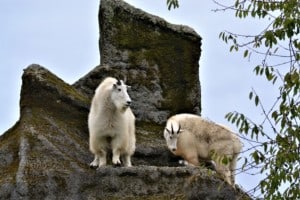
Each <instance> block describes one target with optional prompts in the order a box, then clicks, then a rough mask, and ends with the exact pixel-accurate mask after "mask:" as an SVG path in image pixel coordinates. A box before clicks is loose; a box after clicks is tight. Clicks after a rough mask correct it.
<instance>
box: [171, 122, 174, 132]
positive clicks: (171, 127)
mask: <svg viewBox="0 0 300 200" xmlns="http://www.w3.org/2000/svg"><path fill="white" fill-rule="evenodd" d="M171 131H172V134H173V133H174V130H173V124H171Z"/></svg>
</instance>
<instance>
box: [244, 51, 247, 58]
mask: <svg viewBox="0 0 300 200" xmlns="http://www.w3.org/2000/svg"><path fill="white" fill-rule="evenodd" d="M247 56H248V50H245V51H244V58H246V57H247Z"/></svg>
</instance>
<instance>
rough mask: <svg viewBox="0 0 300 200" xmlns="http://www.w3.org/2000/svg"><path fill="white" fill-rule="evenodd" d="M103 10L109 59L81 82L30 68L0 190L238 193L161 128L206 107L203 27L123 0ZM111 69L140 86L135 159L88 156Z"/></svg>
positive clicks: (66, 194)
mask: <svg viewBox="0 0 300 200" xmlns="http://www.w3.org/2000/svg"><path fill="white" fill-rule="evenodd" d="M99 20H100V31H101V33H100V53H101V64H100V65H99V66H97V67H95V68H94V69H93V70H91V71H90V72H89V73H88V74H87V75H86V76H84V77H82V78H81V79H80V80H78V81H77V82H76V83H74V84H73V85H70V84H67V83H65V82H64V81H63V80H61V79H60V78H58V77H57V76H56V75H54V74H53V73H51V72H50V71H48V70H47V69H46V68H44V67H42V66H40V65H30V66H29V67H28V68H26V69H25V70H24V74H23V76H22V81H23V82H22V89H21V97H20V119H19V120H18V122H17V123H16V124H15V125H14V126H13V127H12V128H11V129H9V130H8V131H6V132H5V133H4V134H3V135H2V136H1V137H0V160H1V162H0V199H151V200H152V199H212V198H213V197H222V199H232V197H234V196H235V195H236V197H239V196H238V195H239V194H241V192H238V194H237V192H236V191H235V190H233V188H231V187H230V186H228V185H227V183H225V182H224V181H223V180H222V179H220V178H218V177H217V176H216V174H215V173H214V172H212V171H210V170H208V169H205V168H203V167H182V166H178V158H176V157H174V156H172V155H171V153H170V152H169V151H168V149H167V148H166V145H165V141H164V139H163V136H162V133H163V128H164V123H165V121H166V120H167V118H168V117H169V116H170V115H172V114H175V113H179V112H190V113H197V114H200V111H201V106H200V83H199V64H198V61H199V56H200V52H201V50H200V45H201V37H200V36H199V35H198V34H197V33H196V32H195V31H194V30H192V29H191V28H189V27H186V26H181V25H173V24H170V23H168V22H166V21H165V20H163V19H161V18H159V17H156V16H153V15H150V14H148V13H145V12H143V11H142V10H139V9H136V8H134V7H132V6H130V5H128V4H127V3H125V2H123V1H121V0H102V1H101V4H100V12H99ZM107 76H114V77H120V78H123V77H126V78H127V83H128V84H129V85H131V86H132V89H131V90H129V94H130V96H131V97H132V100H133V112H134V114H135V115H136V118H137V121H136V135H137V144H136V145H137V148H136V152H135V154H134V156H133V159H132V161H133V165H134V166H133V167H131V168H128V167H119V168H114V167H112V166H107V167H102V168H100V169H98V170H93V169H90V168H89V165H88V164H89V163H90V162H91V161H92V158H93V156H92V154H91V153H90V152H89V146H88V127H87V116H88V112H89V106H90V102H91V98H92V96H93V94H94V90H95V88H96V87H97V86H98V84H99V83H100V82H101V80H102V79H103V78H105V77H107ZM211 183H212V184H211ZM202 187H203V188H202ZM220 187H224V188H225V189H221V190H220ZM204 190H205V191H204ZM200 195H201V197H199V196H200ZM198 197H199V198H198ZM246 199H247V198H246Z"/></svg>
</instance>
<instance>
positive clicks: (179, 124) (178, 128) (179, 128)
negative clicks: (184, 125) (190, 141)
mask: <svg viewBox="0 0 300 200" xmlns="http://www.w3.org/2000/svg"><path fill="white" fill-rule="evenodd" d="M180 129H181V125H180V124H179V127H178V131H177V134H178V133H180Z"/></svg>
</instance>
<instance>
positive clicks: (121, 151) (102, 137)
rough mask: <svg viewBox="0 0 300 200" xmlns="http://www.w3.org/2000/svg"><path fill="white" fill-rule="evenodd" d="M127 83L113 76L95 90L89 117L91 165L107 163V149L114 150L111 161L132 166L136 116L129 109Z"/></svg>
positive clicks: (129, 100)
mask: <svg viewBox="0 0 300 200" xmlns="http://www.w3.org/2000/svg"><path fill="white" fill-rule="evenodd" d="M130 104H131V99H130V97H129V95H128V93H127V85H125V84H124V82H123V81H122V80H121V81H120V80H117V79H115V78H112V77H108V78H106V79H104V80H103V81H102V82H101V84H100V85H99V86H98V87H97V89H96V91H95V96H94V97H93V99H92V104H91V109H90V113H89V116H88V128H89V134H90V138H89V144H90V151H91V152H92V153H93V154H94V155H95V159H94V161H93V162H92V163H91V164H90V166H91V167H100V166H105V165H106V164H107V158H106V157H107V151H108V149H109V147H111V149H112V163H113V164H114V165H121V160H120V157H122V161H123V162H124V166H128V167H130V166H132V164H131V156H132V155H133V153H134V151H135V141H136V139H135V117H134V115H133V113H132V111H131V109H130Z"/></svg>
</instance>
